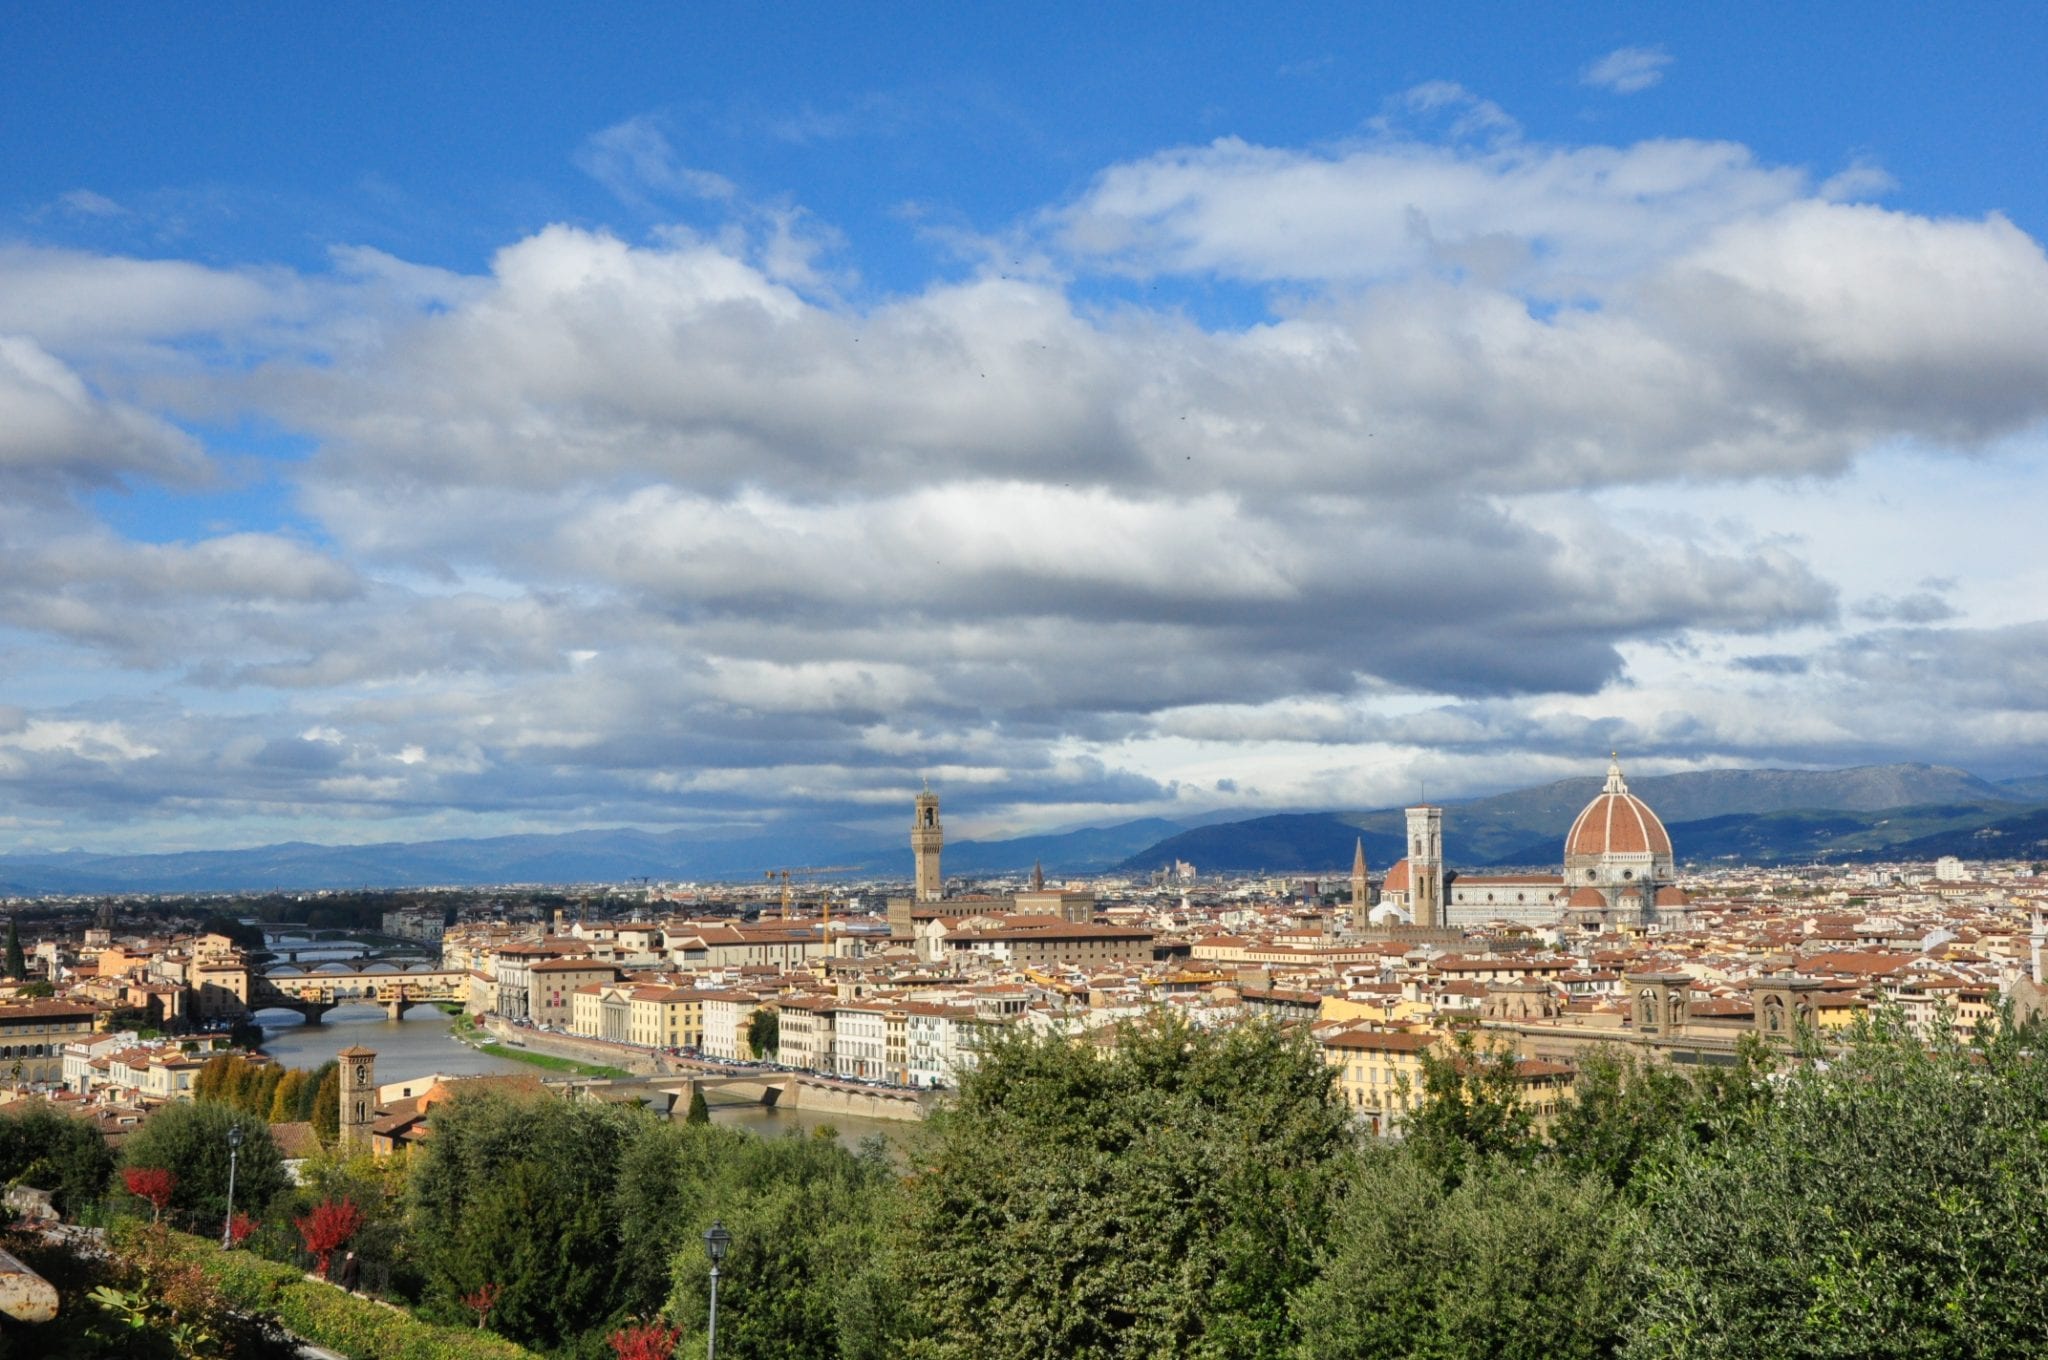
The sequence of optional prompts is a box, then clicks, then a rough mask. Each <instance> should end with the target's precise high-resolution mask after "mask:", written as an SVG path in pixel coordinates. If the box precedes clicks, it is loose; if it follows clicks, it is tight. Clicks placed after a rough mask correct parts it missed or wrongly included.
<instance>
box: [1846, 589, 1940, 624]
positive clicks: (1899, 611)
mask: <svg viewBox="0 0 2048 1360" xmlns="http://www.w3.org/2000/svg"><path fill="white" fill-rule="evenodd" d="M1856 614H1857V617H1859V618H1865V619H1874V620H1876V621H1878V622H1881V623H1941V622H1943V621H1944V620H1947V619H1952V618H1954V617H1956V608H1955V606H1954V605H1952V604H1950V603H1949V602H1948V601H1947V600H1944V599H1943V598H1942V597H1941V596H1940V595H1938V594H1936V593H1934V592H1933V591H1920V592H1918V593H1915V594H1912V595H1899V596H1892V595H1873V596H1871V597H1870V598H1869V599H1867V600H1864V601H1862V602H1861V603H1859V604H1858V605H1857V606H1856Z"/></svg>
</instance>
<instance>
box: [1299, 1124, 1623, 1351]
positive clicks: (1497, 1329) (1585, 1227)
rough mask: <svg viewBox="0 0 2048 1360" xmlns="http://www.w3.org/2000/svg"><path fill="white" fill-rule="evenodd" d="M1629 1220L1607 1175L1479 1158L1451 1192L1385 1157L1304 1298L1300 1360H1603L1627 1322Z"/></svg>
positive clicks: (1421, 1170)
mask: <svg viewBox="0 0 2048 1360" xmlns="http://www.w3.org/2000/svg"><path fill="white" fill-rule="evenodd" d="M1629 1224H1630V1220H1629V1218H1628V1214H1627V1211H1626V1209H1625V1207H1624V1205H1623V1203H1622V1201H1621V1199H1620V1198H1619V1197H1618V1196H1617V1194H1616V1193H1615V1191H1614V1190H1613V1188H1612V1187H1611V1186H1610V1185H1609V1184H1608V1183H1607V1182H1606V1181H1605V1180H1604V1179H1601V1178H1599V1177H1594V1176H1588V1177H1578V1176H1575V1175H1573V1174H1572V1173H1571V1172H1570V1171H1568V1170H1566V1169H1564V1168H1563V1167H1560V1166H1558V1165H1556V1164H1544V1165H1537V1166H1525V1165H1523V1164H1521V1163H1520V1162H1517V1161H1513V1160H1510V1159H1508V1158H1505V1157H1488V1158H1474V1159H1471V1160H1470V1161H1468V1162H1466V1163H1465V1164H1464V1166H1463V1175H1462V1176H1461V1178H1460V1180H1459V1182H1458V1184H1457V1185H1456V1186H1455V1187H1453V1188H1450V1189H1446V1188H1445V1186H1444V1182H1443V1180H1442V1178H1441V1177H1440V1176H1439V1175H1438V1174H1437V1172H1436V1170H1435V1169H1434V1168H1432V1167H1430V1166H1429V1165H1427V1164H1426V1163H1425V1162H1424V1161H1423V1160H1422V1159H1420V1158H1417V1157H1415V1156H1414V1155H1412V1153H1410V1152H1409V1151H1407V1150H1405V1149H1374V1150H1373V1152H1372V1153H1371V1154H1370V1155H1368V1156H1367V1157H1366V1158H1365V1159H1364V1164H1363V1166H1362V1167H1361V1169H1360V1173H1359V1175H1358V1178H1357V1179H1356V1180H1355V1181H1354V1182H1353V1183H1352V1185H1351V1186H1350V1187H1349V1190H1348V1192H1347V1193H1346V1195H1345V1198H1344V1206H1343V1209H1342V1211H1341V1212H1340V1213H1339V1215H1338V1219H1337V1225H1336V1230H1335V1232H1334V1233H1333V1234H1332V1240H1333V1242H1334V1243H1335V1251H1334V1253H1333V1255H1332V1257H1331V1259H1330V1261H1329V1264H1328V1266H1327V1268H1326V1269H1325V1270H1324V1271H1323V1273H1322V1274H1321V1276H1320V1277H1319V1278H1318V1279H1316V1280H1315V1281H1314V1282H1313V1283H1312V1284H1310V1285H1309V1286H1308V1287H1307V1288H1306V1289H1304V1290H1303V1291H1302V1292H1301V1293H1300V1294H1298V1295H1297V1296H1296V1300H1295V1313H1296V1317H1297V1320H1298V1321H1299V1323H1300V1325H1301V1333H1302V1348H1301V1356H1302V1360H1425V1358H1426V1360H1593V1358H1594V1357H1598V1356H1606V1355H1611V1354H1613V1350H1614V1346H1615V1343H1616V1341H1617V1339H1618V1335H1619V1329H1620V1326H1621V1323H1622V1319H1623V1318H1624V1316H1625V1315H1626V1308H1627V1304H1628V1292H1627V1270H1626V1250H1627V1240H1628V1238H1627V1229H1628V1227H1629Z"/></svg>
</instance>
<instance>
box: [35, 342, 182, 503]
mask: <svg viewBox="0 0 2048 1360" xmlns="http://www.w3.org/2000/svg"><path fill="white" fill-rule="evenodd" d="M206 473H207V462H206V458H205V455H204V454H203V452H202V451H201V450H200V448H199V446H198V445H197V444H196V443H195V442H194V441H193V440H192V439H191V438H189V437H188V436H186V435H185V434H183V433H182V432H181V431H179V430H178V429H176V428H175V427H174V426H172V425H170V424H168V423H166V422H165V421H163V420H160V419H158V418H156V417H155V416H152V415H149V414H147V413H146V412H143V411H141V410H138V409H136V408H135V407H133V406H128V405H124V404H122V403H118V402H110V401H107V400H105V399H104V398H102V397H100V396H99V395H98V394H97V393H95V392H94V391H93V390H92V389H91V387H90V386H89V385H88V384H87V383H86V382H85V380H84V379H83V378H82V377H81V376H80V375H79V374H78V373H77V372H75V371H74V370H73V369H71V368H70V367H69V366H67V365H66V364H64V363H63V362H62V361H60V360H59V359H57V358H56V357H55V356H54V355H52V354H51V353H50V352H49V351H48V350H46V349H44V348H43V347H42V346H41V345H39V344H38V343H36V342H35V341H34V340H32V339H28V338H26V337H22V336H12V335H0V489H9V490H11V491H12V492H13V493H14V495H16V496H19V497H28V496H38V497H47V496H51V495H56V494H59V493H63V492H67V491H69V490H73V489H76V488H80V487H89V486H106V485H110V484H112V483H114V482H116V481H118V480H119V479H120V478H121V477H123V476H127V475H131V474H138V475H142V476H146V477H151V478H156V479H159V480H163V481H169V482H175V483H182V484H186V485H190V484H194V483H196V482H198V481H200V480H201V479H202V478H204V477H205V475H206Z"/></svg>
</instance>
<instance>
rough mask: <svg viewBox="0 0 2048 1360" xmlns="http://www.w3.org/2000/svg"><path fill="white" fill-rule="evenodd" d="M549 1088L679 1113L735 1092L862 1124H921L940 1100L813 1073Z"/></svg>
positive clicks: (700, 1075)
mask: <svg viewBox="0 0 2048 1360" xmlns="http://www.w3.org/2000/svg"><path fill="white" fill-rule="evenodd" d="M547 1085H548V1086H549V1087H550V1088H552V1089H554V1090H556V1091H557V1092H559V1093H560V1094H562V1095H564V1096H566V1097H567V1098H569V1099H570V1100H646V1101H648V1102H650V1103H651V1104H653V1105H654V1106H655V1107H656V1108H657V1109H661V1110H665V1111H667V1112H668V1113H670V1114H674V1112H675V1111H676V1110H677V1109H679V1108H680V1109H688V1108H689V1106H690V1100H691V1097H693V1096H695V1095H696V1094H697V1093H698V1092H699V1091H732V1092H733V1093H734V1094H737V1095H743V1096H748V1097H750V1098H752V1099H753V1100H756V1101H758V1102H759V1103H761V1104H763V1105H774V1106H778V1107H780V1108H782V1109H785V1110H793V1109H802V1110H818V1111H824V1112H827V1113H831V1114H847V1115H858V1116H860V1117H861V1118H863V1119H898V1120H919V1119H923V1118H924V1117H925V1112H926V1111H927V1110H928V1109H930V1108H931V1106H932V1104H933V1103H934V1102H935V1100H936V1099H937V1096H936V1095H935V1093H933V1092H931V1091H912V1090H909V1089H907V1088H903V1087H886V1088H885V1087H866V1086H857V1085H852V1084H849V1083H847V1082H842V1081H835V1080H833V1079H832V1078H831V1077H828V1076H824V1075H821V1074H818V1073H813V1072H776V1071H764V1072H755V1073H751V1074H749V1073H735V1074H731V1075H727V1074H723V1073H720V1074H712V1073H708V1072H680V1073H677V1074H675V1075H673V1076H661V1077H621V1078H609V1079H607V1078H587V1077H575V1078H570V1079H568V1080H561V1081H557V1080H550V1081H549V1082H547Z"/></svg>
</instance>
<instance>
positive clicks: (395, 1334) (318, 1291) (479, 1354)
mask: <svg viewBox="0 0 2048 1360" xmlns="http://www.w3.org/2000/svg"><path fill="white" fill-rule="evenodd" d="M173 1240H174V1241H175V1242H176V1243H177V1244H178V1246H179V1248H180V1250H181V1252H182V1253H183V1254H184V1255H186V1256H187V1257H189V1259H191V1260H192V1261H194V1262H196V1263H197V1264H198V1265H199V1267H200V1269H201V1270H203V1271H205V1272H206V1276H207V1278H208V1279H210V1280H212V1281H213V1282H214V1283H215V1284H216V1285H218V1286H219V1287H220V1291H221V1293H222V1294H223V1295H225V1296H226V1298H227V1301H228V1303H229V1305H230V1306H232V1307H233V1308H234V1309H235V1310H236V1311H238V1312H243V1313H251V1314H258V1315H261V1316H263V1317H271V1318H276V1319H277V1321H278V1325H280V1326H282V1327H283V1328H285V1329H286V1330H287V1331H289V1332H291V1333H293V1334H294V1335H296V1336H298V1337H301V1338H302V1339H304V1340H307V1341H310V1342H312V1343H313V1344H314V1345H316V1346H326V1347H328V1348H330V1349H332V1350H337V1351H340V1352H341V1353H342V1354H344V1355H352V1356H357V1357H360V1358H361V1360H535V1356H534V1352H532V1351H529V1350H527V1349H526V1348H524V1347H523V1346H516V1345H514V1344H513V1343H512V1342H510V1341H507V1340H506V1339H505V1338H503V1337H501V1336H497V1335H494V1334H493V1333H490V1332H485V1331H478V1330H476V1329H473V1328H467V1327H439V1326H435V1325H434V1324H432V1323H428V1322H422V1321H420V1320H419V1319H418V1318H416V1317H414V1316H413V1315H412V1314H410V1313H406V1312H402V1311H400V1310H399V1309H396V1308H391V1307H387V1306H386V1305H384V1304H381V1303H374V1302H372V1301H370V1300H369V1299H363V1298H358V1297H356V1296H355V1295H354V1294H351V1293H348V1292H347V1291H346V1290H343V1289H340V1288H337V1287H336V1286H334V1285H331V1284H325V1283H323V1282H321V1281H319V1280H315V1279H311V1278H309V1277H308V1276H305V1275H302V1274H300V1273H299V1271H298V1270H297V1269H296V1268H294V1267H292V1266H287V1265H280V1264H278V1263H277V1262H275V1261H266V1260H264V1259H263V1258H262V1257H260V1256H256V1255H253V1254H251V1253H249V1252H246V1251H222V1250H221V1249H220V1248H219V1247H218V1246H216V1245H215V1244H213V1243H212V1242H209V1241H205V1240H203V1239H201V1238H197V1237H189V1236H186V1235H185V1234H182V1233H179V1234H174V1235H173Z"/></svg>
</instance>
